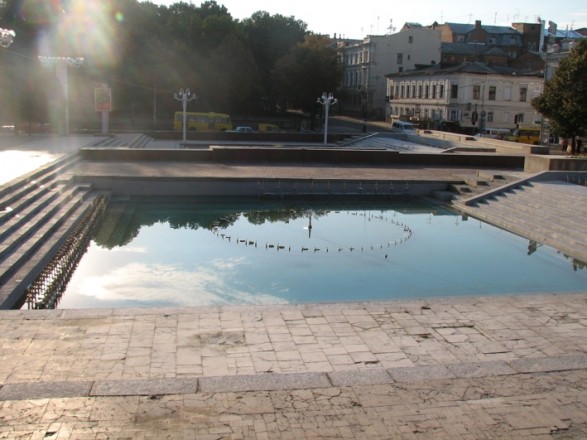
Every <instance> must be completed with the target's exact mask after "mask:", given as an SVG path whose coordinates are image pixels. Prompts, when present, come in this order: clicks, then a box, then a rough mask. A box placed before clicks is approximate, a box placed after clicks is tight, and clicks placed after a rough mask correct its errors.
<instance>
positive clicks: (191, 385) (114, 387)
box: [90, 378, 198, 396]
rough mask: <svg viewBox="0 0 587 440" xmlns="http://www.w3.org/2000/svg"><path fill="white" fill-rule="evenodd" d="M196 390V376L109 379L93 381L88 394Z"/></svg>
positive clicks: (119, 394)
mask: <svg viewBox="0 0 587 440" xmlns="http://www.w3.org/2000/svg"><path fill="white" fill-rule="evenodd" d="M197 391H198V379H197V378H189V379H188V378H164V379H145V380H111V381H99V382H95V383H94V386H93V387H92V389H91V391H90V396H153V395H164V394H194V393H196V392H197Z"/></svg>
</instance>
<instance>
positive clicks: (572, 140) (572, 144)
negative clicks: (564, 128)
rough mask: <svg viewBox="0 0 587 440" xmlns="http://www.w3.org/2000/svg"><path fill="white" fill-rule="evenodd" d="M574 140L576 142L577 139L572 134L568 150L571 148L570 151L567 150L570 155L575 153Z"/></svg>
mask: <svg viewBox="0 0 587 440" xmlns="http://www.w3.org/2000/svg"><path fill="white" fill-rule="evenodd" d="M576 142H577V141H576V140H575V137H574V136H573V137H571V143H570V144H569V150H571V151H570V152H569V154H570V155H571V156H574V155H575V144H576Z"/></svg>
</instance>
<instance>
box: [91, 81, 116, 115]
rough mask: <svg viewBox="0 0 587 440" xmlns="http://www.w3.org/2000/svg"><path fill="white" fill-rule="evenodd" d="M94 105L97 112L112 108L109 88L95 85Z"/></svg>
mask: <svg viewBox="0 0 587 440" xmlns="http://www.w3.org/2000/svg"><path fill="white" fill-rule="evenodd" d="M94 107H95V109H96V111H97V112H109V111H111V110H112V89H111V88H109V87H96V88H95V89H94Z"/></svg>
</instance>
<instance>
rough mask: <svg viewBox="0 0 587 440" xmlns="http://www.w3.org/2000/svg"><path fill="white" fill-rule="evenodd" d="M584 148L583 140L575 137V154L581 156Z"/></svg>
mask: <svg viewBox="0 0 587 440" xmlns="http://www.w3.org/2000/svg"><path fill="white" fill-rule="evenodd" d="M582 146H583V140H582V139H581V138H580V137H579V136H577V137H575V154H581V147H582Z"/></svg>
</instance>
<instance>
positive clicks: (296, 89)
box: [273, 35, 341, 114]
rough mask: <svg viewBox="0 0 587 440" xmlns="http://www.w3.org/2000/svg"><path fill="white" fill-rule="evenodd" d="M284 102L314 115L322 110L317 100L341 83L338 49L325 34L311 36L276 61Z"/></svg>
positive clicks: (288, 105)
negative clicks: (323, 35)
mask: <svg viewBox="0 0 587 440" xmlns="http://www.w3.org/2000/svg"><path fill="white" fill-rule="evenodd" d="M273 74H274V76H275V80H276V85H277V88H278V91H279V97H280V99H281V102H282V105H284V106H287V107H289V108H297V109H302V110H304V111H306V112H309V113H311V114H315V113H316V111H317V110H319V106H318V104H317V102H316V101H317V99H318V97H319V96H321V95H322V93H323V92H327V93H329V92H333V91H334V90H336V88H337V86H338V84H339V83H340V75H341V73H340V69H339V66H338V65H337V58H336V50H335V49H334V48H332V47H331V45H330V41H329V40H328V38H326V37H322V36H316V35H310V36H308V37H307V38H306V40H305V41H304V43H302V44H299V45H297V46H296V47H295V48H293V49H292V50H291V51H290V52H289V53H288V54H286V55H285V56H284V57H282V58H281V59H280V60H279V62H278V63H277V65H276V67H275V69H274V72H273Z"/></svg>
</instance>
